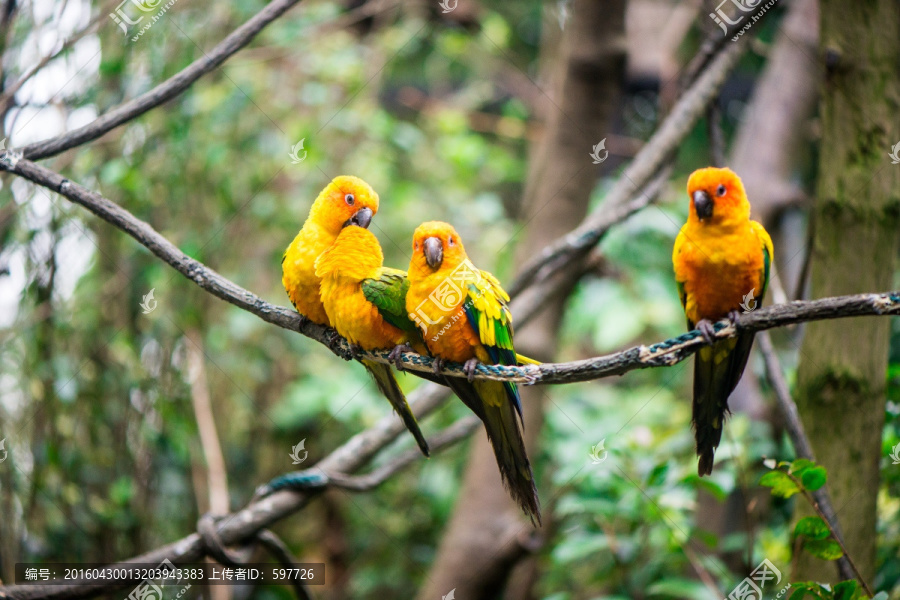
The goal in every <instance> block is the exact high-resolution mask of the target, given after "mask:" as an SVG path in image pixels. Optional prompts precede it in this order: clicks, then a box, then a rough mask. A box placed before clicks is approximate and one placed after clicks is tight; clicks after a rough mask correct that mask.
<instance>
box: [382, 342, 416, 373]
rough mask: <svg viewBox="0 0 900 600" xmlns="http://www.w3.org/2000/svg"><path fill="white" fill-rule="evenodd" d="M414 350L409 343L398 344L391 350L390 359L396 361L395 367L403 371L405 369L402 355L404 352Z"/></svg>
mask: <svg viewBox="0 0 900 600" xmlns="http://www.w3.org/2000/svg"><path fill="white" fill-rule="evenodd" d="M412 351H413V349H412V348H411V347H410V345H409V344H397V345H396V346H394V349H393V350H391V353H390V354H388V360H390V361H391V362H393V363H394V367H396V369H397V370H398V371H403V370H405V369H404V367H403V360H402V359H401V355H402V354H403V353H404V352H412Z"/></svg>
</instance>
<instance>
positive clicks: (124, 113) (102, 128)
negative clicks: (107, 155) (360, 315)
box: [21, 0, 300, 160]
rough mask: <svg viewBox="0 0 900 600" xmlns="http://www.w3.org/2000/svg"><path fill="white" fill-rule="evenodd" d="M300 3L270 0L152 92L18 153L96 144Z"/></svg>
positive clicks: (42, 154)
mask: <svg viewBox="0 0 900 600" xmlns="http://www.w3.org/2000/svg"><path fill="white" fill-rule="evenodd" d="M299 2H300V0H273V2H271V3H269V4H267V5H266V7H265V8H264V9H262V10H261V11H259V12H258V13H256V15H254V16H253V18H251V19H250V20H249V21H247V22H246V23H244V24H243V25H241V26H240V27H238V28H237V29H235V30H234V31H232V32H231V33H230V34H229V35H228V37H226V38H225V39H224V40H222V41H221V42H219V44H218V45H217V46H216V47H215V48H213V49H212V50H210V51H209V52H208V53H207V52H204V54H203V57H202V58H198V59H197V60H195V61H194V62H192V63H191V64H190V65H188V66H187V67H185V68H184V69H182V70H181V71H179V72H178V73H177V74H175V75H173V76H172V77H170V78H169V79H167V80H165V81H164V82H162V83H161V84H159V85H157V86H156V87H154V88H153V89H152V90H150V91H148V92H145V93H143V94H141V95H140V96H138V97H137V98H134V99H132V100H129V101H128V102H126V103H124V104H121V105H119V106H117V107H116V108H114V109H112V110H110V111H108V112H106V113H104V114H103V115H101V116H100V117H97V118H96V119H94V120H93V121H91V122H90V123H88V124H87V125H85V126H84V127H79V128H78V129H75V130H73V131H70V132H68V133H64V134H62V135H59V136H57V137H53V138H50V139H48V140H44V141H43V142H37V143H36V144H30V145H28V146H25V147H24V148H22V149H21V152H22V155H23V156H24V157H26V158H29V159H32V160H38V159H41V158H47V157H48V156H54V155H56V154H59V153H60V152H64V151H66V150H68V149H69V148H74V147H76V146H80V145H82V144H85V143H87V142H90V141H91V140H95V139H97V138H99V137H100V136H102V135H104V134H106V133H107V132H109V131H111V130H113V129H115V128H116V127H118V126H119V125H122V124H123V123H127V122H128V121H131V120H132V119H135V118H137V117H139V116H140V115H142V114H144V113H145V112H147V111H148V110H150V109H152V108H154V107H157V106H159V105H160V104H162V103H163V102H166V101H167V100H171V99H172V98H174V97H175V96H177V95H178V94H180V93H182V92H183V91H184V90H186V89H187V88H188V87H190V85H191V84H192V83H194V82H195V81H197V80H198V79H200V78H201V77H203V76H204V75H206V74H207V73H209V72H210V71H212V70H214V69H215V68H216V67H218V66H219V65H221V64H222V63H223V62H225V60H226V59H228V57H230V56H231V55H232V54H234V53H235V52H237V51H238V50H240V49H241V48H243V47H244V46H246V45H247V44H249V43H250V42H251V41H252V40H253V38H254V37H256V34H258V33H259V32H260V31H262V29H263V27H265V26H266V25H268V24H269V23H271V22H272V21H274V20H275V19H277V18H278V17H280V16H281V15H283V14H284V13H285V12H287V10H288V9H289V8H291V7H292V6H294V5H295V4H298V3H299Z"/></svg>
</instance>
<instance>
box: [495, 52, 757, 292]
mask: <svg viewBox="0 0 900 600" xmlns="http://www.w3.org/2000/svg"><path fill="white" fill-rule="evenodd" d="M745 47H746V43H745V42H743V41H737V42H734V43H733V44H729V45H728V46H727V47H726V48H725V49H724V50H722V52H721V53H720V54H719V55H717V56H716V57H715V58H714V59H713V60H712V61H711V62H710V64H709V67H708V68H707V69H706V70H705V71H703V72H702V73H701V74H700V76H699V77H698V78H697V81H696V82H695V83H694V85H692V86H691V87H690V88H689V89H688V90H687V91H686V92H685V93H684V95H682V96H681V98H680V99H679V100H678V102H677V103H676V104H675V106H674V107H673V108H672V112H671V113H669V115H668V116H667V117H666V119H665V120H664V121H663V122H662V124H661V125H660V127H659V129H657V130H656V132H655V133H654V134H653V136H652V137H651V138H650V140H649V141H648V142H647V144H646V145H644V147H643V148H641V151H640V152H638V154H637V156H635V157H634V160H633V161H632V162H631V163H630V164H629V165H628V167H627V168H626V169H625V171H624V172H623V173H622V175H621V176H620V177H619V179H618V180H616V183H615V184H614V185H613V188H612V190H610V192H609V194H607V196H606V200H605V202H604V206H603V207H602V208H601V210H600V211H599V212H597V213H594V214H592V215H591V216H589V217H588V218H587V219H585V221H584V223H582V224H581V225H580V226H579V227H578V228H576V229H574V230H573V231H571V232H570V233H569V234H567V235H566V236H565V237H563V238H562V239H560V240H558V241H556V242H554V243H553V244H551V245H549V246H547V247H546V248H544V250H543V251H542V252H541V253H540V254H538V255H537V256H536V257H535V258H534V259H532V260H531V261H529V262H528V263H527V264H526V265H524V266H523V268H522V270H521V272H520V274H519V276H518V277H517V278H516V280H515V282H514V283H513V284H512V285H511V286H510V290H509V291H510V293H511V294H515V293H518V292H519V291H521V290H522V289H524V288H525V287H526V286H528V285H529V284H531V283H533V282H534V281H537V282H540V281H541V280H542V279H546V278H547V277H549V276H551V275H552V274H553V271H554V270H555V269H556V268H558V267H559V265H561V264H564V263H566V262H568V261H570V260H573V259H575V258H578V257H579V256H583V255H584V254H585V253H587V252H589V251H590V249H591V248H593V247H594V246H595V245H596V244H597V243H598V242H599V241H600V238H601V237H602V236H603V234H604V233H605V232H606V230H607V229H608V226H607V225H606V223H608V221H609V219H610V218H611V216H612V215H614V214H622V215H624V216H628V214H630V211H629V208H628V207H629V205H628V202H629V201H631V199H632V198H633V197H634V194H635V192H637V191H639V190H640V189H641V188H642V187H644V186H645V185H647V183H649V182H650V180H651V179H653V177H654V176H655V175H656V174H657V172H658V171H659V170H660V168H661V167H662V166H663V164H664V163H665V162H666V161H667V159H668V157H669V155H670V154H671V153H672V152H673V151H674V150H676V149H677V147H678V145H679V144H681V142H682V141H684V138H685V137H686V136H687V134H688V133H689V132H690V131H691V129H693V127H694V125H695V124H696V123H697V120H698V119H699V118H700V116H701V115H703V113H704V111H705V110H706V107H707V106H708V105H709V103H710V101H712V99H713V98H715V97H716V96H717V95H718V93H719V89H720V88H721V87H722V84H723V83H724V82H725V78H726V77H727V76H728V74H729V73H731V70H732V69H733V68H734V66H735V65H736V64H737V61H738V59H739V58H740V57H741V55H742V54H743V52H744V49H745ZM636 204H638V203H636V202H632V206H634V205H636ZM640 208H642V207H640ZM633 210H637V209H632V212H633ZM624 216H623V217H622V218H624Z"/></svg>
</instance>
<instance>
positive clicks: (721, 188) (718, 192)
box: [716, 184, 725, 196]
mask: <svg viewBox="0 0 900 600" xmlns="http://www.w3.org/2000/svg"><path fill="white" fill-rule="evenodd" d="M716 195H717V196H724V195H725V186H724V185H721V184H720V185H719V187H717V188H716Z"/></svg>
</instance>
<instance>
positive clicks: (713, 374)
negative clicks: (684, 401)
mask: <svg viewBox="0 0 900 600" xmlns="http://www.w3.org/2000/svg"><path fill="white" fill-rule="evenodd" d="M752 346H753V334H746V333H745V334H742V335H740V336H738V337H737V338H731V339H727V340H722V341H720V342H716V343H715V344H714V345H713V346H709V347H706V348H701V349H700V351H699V352H697V354H696V357H695V358H694V402H693V410H692V412H693V419H692V421H693V424H694V437H695V439H696V441H697V456H699V457H700V461H699V463H698V464H697V473H699V474H700V476H701V477H702V476H704V475H709V474H711V473H712V469H713V459H714V457H715V451H716V448H718V447H719V442H720V441H722V427H723V425H724V423H725V417H726V416H727V415H728V396H729V395H731V392H733V391H734V388H735V387H736V386H737V384H738V382H739V381H740V380H741V374H743V372H744V367H745V366H746V365H747V358H748V357H749V356H750V348H751V347H752Z"/></svg>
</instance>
